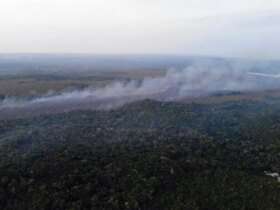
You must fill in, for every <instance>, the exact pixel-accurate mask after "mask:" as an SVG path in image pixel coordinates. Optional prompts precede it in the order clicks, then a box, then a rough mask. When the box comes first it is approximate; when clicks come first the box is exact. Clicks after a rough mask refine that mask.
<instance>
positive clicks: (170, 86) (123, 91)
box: [0, 62, 279, 116]
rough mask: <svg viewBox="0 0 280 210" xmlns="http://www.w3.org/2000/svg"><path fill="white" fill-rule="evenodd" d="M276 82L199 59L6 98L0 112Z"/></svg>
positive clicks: (96, 105)
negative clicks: (101, 83) (152, 73)
mask: <svg viewBox="0 0 280 210" xmlns="http://www.w3.org/2000/svg"><path fill="white" fill-rule="evenodd" d="M278 83H279V76H278V75H272V74H264V73H255V72H249V71H248V68H247V67H246V66H242V65H221V64H220V65H217V64H213V63H211V62H200V63H197V64H194V65H191V66H189V67H187V68H185V69H182V70H178V69H170V70H168V71H167V73H166V75H164V76H163V77H157V78H145V79H143V80H131V81H128V82H114V83H112V84H110V85H107V86H105V87H104V88H98V89H95V88H90V87H89V88H87V89H84V90H75V91H71V92H64V93H61V94H58V95H46V96H42V97H38V98H35V99H31V100H19V99H17V98H5V99H4V100H2V102H1V103H0V113H1V116H5V115H11V113H21V112H23V113H33V112H34V113H36V112H38V113H41V112H42V113H48V112H55V113H56V112H65V111H71V110H78V109H109V108H114V107H118V106H120V105H123V104H125V103H128V102H132V101H137V100H143V99H155V100H162V101H173V100H180V99H184V98H187V97H199V96H207V95H211V94H215V93H217V92H227V91H239V92H242V91H255V90H265V89H274V88H278V87H279V85H278Z"/></svg>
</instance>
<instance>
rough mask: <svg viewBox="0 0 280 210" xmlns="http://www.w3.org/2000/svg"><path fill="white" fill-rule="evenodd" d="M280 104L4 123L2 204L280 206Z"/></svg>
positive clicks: (142, 105)
mask: <svg viewBox="0 0 280 210" xmlns="http://www.w3.org/2000/svg"><path fill="white" fill-rule="evenodd" d="M279 105H280V103H279V102H278V101H277V100H273V101H265V102H245V101H244V102H235V103H225V104H220V105H198V104H190V105H184V104H177V103H163V102H154V101H143V102H137V103H134V104H130V105H127V106H125V107H123V108H120V109H118V110H112V111H96V112H94V111H92V112H74V113H66V114H59V115H54V116H42V117H37V118H33V119H21V120H11V121H0V209H3V210H17V209H18V210H33V209H34V210H35V209H36V210H38V209H46V210H52V209H57V210H61V209H67V210H68V209H69V210H71V209H73V210H78V209H94V210H95V209H100V210H102V209H108V210H109V209H116V210H118V209H119V210H124V209H128V210H134V209H135V210H138V209H145V210H146V209H147V210H149V209H151V210H152V209H155V210H161V209H168V210H169V209H172V210H173V209H174V210H179V209H182V210H185V209H187V210H188V209H190V210H192V209H193V210H206V209H207V210H219V209H221V210H224V209H236V210H242V209H244V210H245V209H254V210H255V209H260V210H264V209H271V210H272V209H275V210H276V209H280V183H278V182H277V180H276V179H274V178H272V177H268V176H265V174H264V171H271V172H280V155H279V154H280V153H279V152H280V139H279V137H280V120H279V119H280V118H279V115H280V114H279V113H280V112H279V111H280V106H279Z"/></svg>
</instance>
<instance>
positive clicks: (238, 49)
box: [0, 0, 280, 59]
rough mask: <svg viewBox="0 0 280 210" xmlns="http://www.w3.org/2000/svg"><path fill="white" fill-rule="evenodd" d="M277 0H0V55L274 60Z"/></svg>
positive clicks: (279, 48)
mask: <svg viewBox="0 0 280 210" xmlns="http://www.w3.org/2000/svg"><path fill="white" fill-rule="evenodd" d="M279 21H280V2H279V1H278V0H254V1H253V0H235V1H222V0H203V1H202V0H173V1H167V0H152V1H147V0H142V1H136V0H106V1H104V0H103V1H102V0H60V1H56V0H21V1H19V0H2V1H1V3H0V33H1V38H0V46H1V49H0V52H1V53H22V52H29V53H30V52H31V53H98V54H99V53H101V54H108V53H109V54H130V53H137V54H139V53H140V54H147V53H149V54H158V53H160V54H188V55H210V56H223V57H225V56H228V57H246V58H258V59H260V58H261V59H264V58H265V59H278V58H279V54H280V46H279V45H280V44H278V43H279V41H278V36H279V34H280V28H279Z"/></svg>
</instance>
